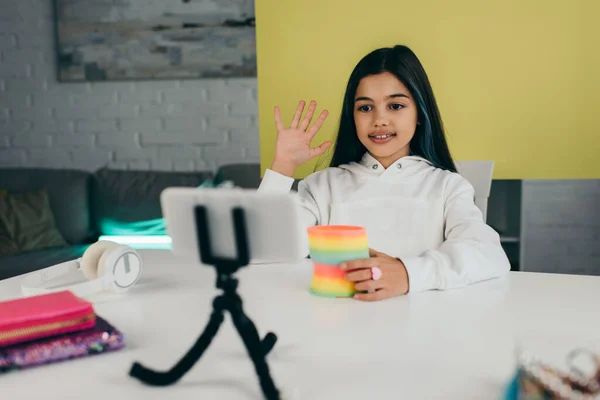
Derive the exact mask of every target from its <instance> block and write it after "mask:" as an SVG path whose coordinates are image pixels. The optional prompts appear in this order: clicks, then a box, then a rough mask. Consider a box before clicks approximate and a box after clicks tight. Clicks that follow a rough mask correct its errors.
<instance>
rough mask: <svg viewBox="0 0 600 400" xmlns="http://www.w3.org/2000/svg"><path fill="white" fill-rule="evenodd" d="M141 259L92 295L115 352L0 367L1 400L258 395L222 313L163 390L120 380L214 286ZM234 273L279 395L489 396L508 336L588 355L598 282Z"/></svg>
mask: <svg viewBox="0 0 600 400" xmlns="http://www.w3.org/2000/svg"><path fill="white" fill-rule="evenodd" d="M141 254H142V256H143V258H144V261H145V263H146V264H145V270H144V276H143V278H142V279H141V280H140V282H139V283H138V285H137V286H136V287H135V288H133V289H132V290H131V291H130V292H129V293H128V294H126V295H124V296H122V297H118V296H116V295H103V296H98V297H97V298H96V299H95V301H96V303H95V308H96V311H97V312H98V314H99V315H101V316H103V317H104V318H106V319H107V320H108V321H110V322H111V323H112V324H113V325H115V326H116V327H118V328H120V329H121V330H122V331H123V332H124V333H125V335H126V338H127V347H126V348H125V349H123V350H120V351H117V352H114V353H107V354H102V355H98V356H94V357H88V358H82V359H78V360H71V361H67V362H63V363H59V364H51V365H47V366H43V367H38V368H34V369H30V370H23V371H19V372H14V373H11V374H7V375H0V393H1V396H2V398H6V399H17V398H19V399H30V398H32V399H33V398H36V396H39V395H40V394H43V396H44V398H50V399H77V400H80V399H81V398H85V399H86V400H88V399H89V400H91V399H102V400H106V399H161V400H164V399H165V398H170V399H194V400H197V399H211V400H212V399H225V400H227V399H239V400H243V399H261V398H262V396H261V392H260V387H259V384H258V380H257V378H256V376H255V372H254V368H253V365H252V362H251V360H250V358H249V357H248V356H247V353H246V350H245V348H244V347H243V343H242V341H241V339H240V338H239V336H238V334H237V331H236V330H235V329H234V328H233V325H232V324H231V320H230V318H229V317H227V318H226V320H225V323H224V324H223V326H222V328H221V330H220V331H219V334H218V335H217V337H216V339H215V340H214V341H213V343H212V344H211V346H210V347H209V348H208V350H207V351H206V353H205V354H204V355H203V357H202V358H201V359H200V361H199V362H198V363H197V364H196V365H195V367H194V368H193V369H192V370H191V371H190V372H189V373H188V374H187V375H185V376H184V378H183V379H182V380H181V381H179V382H178V383H176V384H175V385H173V386H168V387H160V388H157V387H149V386H145V385H143V384H142V383H140V382H139V381H137V380H135V379H133V378H131V377H129V376H128V371H129V368H130V367H131V364H132V363H133V362H134V361H140V362H142V364H144V365H145V366H147V367H150V368H154V369H159V370H166V369H168V368H170V367H171V366H172V365H173V364H174V363H175V362H176V361H178V360H179V358H180V357H181V356H182V355H183V354H184V353H185V352H187V350H188V349H189V347H190V346H191V345H192V343H194V341H195V340H196V338H197V336H198V335H199V334H200V332H201V331H202V330H203V329H204V326H205V324H206V322H207V320H208V316H209V314H210V311H211V304H212V299H213V297H214V296H215V295H216V294H217V293H218V292H217V291H216V289H215V288H214V270H213V269H212V268H206V267H200V266H193V265H184V264H182V263H181V262H178V261H177V260H175V259H173V258H172V256H171V254H170V253H169V252H168V251H150V250H146V251H143V250H142V251H141ZM238 276H239V278H240V289H239V291H240V293H241V294H242V296H243V299H244V308H245V311H246V313H247V315H248V316H250V318H252V319H253V321H254V322H255V324H256V326H257V328H258V329H259V331H260V332H261V335H262V336H264V334H265V333H266V332H267V331H269V330H272V331H273V332H275V333H276V334H277V336H278V342H277V344H276V345H275V348H274V349H273V350H272V352H271V353H270V354H269V356H268V359H267V360H268V363H269V366H270V369H271V373H272V376H273V378H274V380H275V383H276V385H277V386H278V387H279V388H280V389H281V390H282V391H283V392H284V394H287V395H288V397H287V398H294V399H310V400H321V399H328V400H329V399H344V400H351V399H360V400H364V399H365V398H369V399H371V398H373V399H388V398H403V399H436V398H440V399H441V398H443V399H499V398H501V397H502V394H503V391H504V389H505V385H506V384H507V382H508V381H509V379H510V378H511V375H512V373H513V372H514V367H515V345H516V343H517V341H518V342H520V343H521V344H522V345H523V346H525V348H526V350H528V351H529V352H531V353H534V354H536V355H539V356H541V357H542V358H543V359H545V360H548V361H550V362H556V363H558V365H559V366H562V365H563V364H562V363H563V361H564V357H565V355H566V354H567V353H568V351H570V350H571V349H573V348H574V347H578V346H586V347H589V348H590V349H592V350H594V351H600V341H598V340H597V338H598V333H599V328H600V323H599V320H600V319H599V318H598V315H599V312H598V305H599V304H600V277H583V276H567V275H549V274H534V273H511V274H510V275H509V276H508V277H506V278H502V279H496V280H491V281H487V282H483V283H479V284H476V285H471V286H469V287H466V288H463V289H459V290H453V291H447V292H425V293H418V294H411V295H409V296H405V297H400V298H395V299H391V300H385V301H381V302H374V303H362V302H358V301H355V300H352V299H327V298H319V297H315V296H313V295H311V294H310V293H309V292H308V291H307V288H308V286H309V283H310V278H311V266H310V263H309V262H308V261H307V262H305V263H299V264H298V265H268V266H267V265H263V266H253V267H251V268H245V269H243V270H242V271H241V272H240V273H239V274H238ZM18 282H19V278H13V279H10V280H5V281H2V282H0V300H4V299H8V298H14V297H19V296H20V293H19V286H18ZM60 379H62V381H60ZM82 393H83V394H82ZM82 396H83V397H82Z"/></svg>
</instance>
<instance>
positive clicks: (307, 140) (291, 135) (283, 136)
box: [271, 101, 331, 176]
mask: <svg viewBox="0 0 600 400" xmlns="http://www.w3.org/2000/svg"><path fill="white" fill-rule="evenodd" d="M305 105H306V103H305V102H304V101H301V102H300V103H298V107H297V108H296V112H295V113H294V118H293V119H292V123H291V124H290V126H289V127H288V128H286V127H285V126H284V124H283V122H282V121H281V112H280V110H279V107H275V123H276V124H277V142H276V144H275V158H274V159H273V164H272V167H271V169H273V170H274V171H276V172H279V173H281V174H284V175H288V176H292V175H293V174H294V171H295V170H296V168H298V167H299V166H300V165H302V164H304V163H305V162H307V161H310V160H312V159H313V158H315V157H318V156H320V155H321V154H323V153H325V152H326V151H327V149H328V148H329V146H331V142H330V141H327V142H324V143H322V144H321V145H319V146H316V147H311V142H312V140H313V138H314V137H315V135H316V134H317V132H318V131H319V129H320V128H321V126H322V125H323V122H325V119H326V118H327V115H328V114H329V113H328V111H327V110H323V111H322V112H321V114H320V115H319V118H317V120H316V121H315V122H314V124H312V126H311V125H310V124H311V121H312V118H313V116H314V114H315V110H316V108H317V102H315V101H311V102H310V105H309V106H308V110H307V112H306V115H305V116H304V118H303V119H302V113H303V111H304V107H305Z"/></svg>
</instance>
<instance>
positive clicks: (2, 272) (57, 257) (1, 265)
mask: <svg viewBox="0 0 600 400" xmlns="http://www.w3.org/2000/svg"><path fill="white" fill-rule="evenodd" d="M88 247H89V245H76V246H69V247H61V248H55V249H47V250H37V251H30V252H26V253H21V254H16V255H10V256H4V257H1V258H0V280H2V279H7V278H12V277H14V276H18V275H22V274H26V273H28V272H32V271H37V270H40V269H42V268H46V267H50V266H52V265H56V264H59V263H62V262H65V261H71V260H76V259H77V258H79V257H81V256H82V255H83V253H84V251H85V250H86V249H87V248H88Z"/></svg>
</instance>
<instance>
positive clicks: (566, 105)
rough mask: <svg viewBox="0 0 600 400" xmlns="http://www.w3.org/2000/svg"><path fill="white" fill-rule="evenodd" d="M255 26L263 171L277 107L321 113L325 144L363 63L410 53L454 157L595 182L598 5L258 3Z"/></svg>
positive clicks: (386, 0)
mask: <svg viewBox="0 0 600 400" xmlns="http://www.w3.org/2000/svg"><path fill="white" fill-rule="evenodd" d="M256 20H257V52H258V96H259V127H260V149H261V166H262V170H263V171H264V169H265V168H267V167H268V166H270V163H271V160H272V158H273V154H274V146H275V138H276V129H275V124H274V121H273V107H274V106H275V105H279V106H280V107H281V108H282V114H283V116H284V121H285V122H286V123H289V121H291V117H292V114H293V111H294V109H295V107H296V105H297V103H298V100H300V99H305V100H311V99H315V100H317V101H318V102H319V105H320V107H323V108H327V109H328V110H329V111H330V112H331V114H330V116H329V118H328V119H327V122H326V123H325V125H324V127H323V128H322V130H321V133H320V134H319V135H318V136H317V137H316V139H315V143H317V144H320V143H321V142H322V141H324V140H327V139H330V138H332V135H333V134H334V133H335V130H336V127H337V122H338V118H339V112H340V110H341V103H342V97H343V93H344V88H345V85H346V82H347V79H348V76H349V74H350V72H351V70H352V68H353V67H354V65H355V64H356V63H357V62H358V60H359V59H360V58H361V57H362V56H364V55H365V54H367V53H368V52H369V51H371V50H372V49H374V48H377V47H383V46H391V45H394V44H405V45H408V46H409V47H411V48H412V49H413V50H414V51H415V53H416V54H417V56H418V57H419V58H420V59H421V62H422V63H423V64H424V67H425V69H426V71H427V72H428V74H429V77H430V79H431V82H432V85H433V89H434V92H435V94H436V96H437V99H438V102H439V106H440V109H441V113H442V117H443V119H444V122H445V124H446V127H447V131H448V135H449V142H450V146H451V151H452V152H453V155H454V157H455V158H456V159H493V160H495V161H496V169H495V176H494V177H495V178H496V179H510V178H521V179H533V178H553V179H568V178H600V162H599V161H598V159H599V158H598V157H595V152H597V151H598V150H599V149H600V27H598V24H597V21H598V20H600V1H599V0H579V1H577V0H569V1H564V0H535V1H534V0H502V1H500V0H497V1H494V2H491V1H484V0H454V1H446V0H429V1H428V0H423V1H411V2H400V1H397V0H372V1H358V0H318V1H317V0H301V1H288V0H256ZM325 161H329V159H327V160H325ZM313 168H314V162H313V163H310V164H307V165H305V166H304V167H302V168H300V169H299V170H298V172H297V176H298V177H303V176H306V175H307V174H308V173H310V172H312V171H313Z"/></svg>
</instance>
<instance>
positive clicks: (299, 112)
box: [290, 101, 305, 129]
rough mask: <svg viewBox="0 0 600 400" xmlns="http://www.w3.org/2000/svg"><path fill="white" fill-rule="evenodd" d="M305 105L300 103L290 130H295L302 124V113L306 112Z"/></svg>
mask: <svg viewBox="0 0 600 400" xmlns="http://www.w3.org/2000/svg"><path fill="white" fill-rule="evenodd" d="M304 104H305V103H304V101H301V102H300V103H298V107H296V112H295V113H294V118H293V119H292V123H291V124H290V128H292V129H295V128H297V127H298V124H299V123H300V117H302V112H303V111H304Z"/></svg>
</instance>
